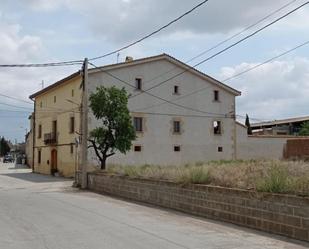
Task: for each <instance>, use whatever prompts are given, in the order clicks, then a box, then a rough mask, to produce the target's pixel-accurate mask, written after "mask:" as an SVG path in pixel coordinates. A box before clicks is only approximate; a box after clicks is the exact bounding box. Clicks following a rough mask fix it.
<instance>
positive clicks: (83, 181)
mask: <svg viewBox="0 0 309 249" xmlns="http://www.w3.org/2000/svg"><path fill="white" fill-rule="evenodd" d="M82 96H83V97H82V111H81V114H82V124H81V125H82V143H81V171H82V177H81V178H82V179H81V188H82V189H86V188H87V166H88V158H87V156H88V153H87V152H88V143H87V142H88V59H87V58H85V60H84V66H83V95H82Z"/></svg>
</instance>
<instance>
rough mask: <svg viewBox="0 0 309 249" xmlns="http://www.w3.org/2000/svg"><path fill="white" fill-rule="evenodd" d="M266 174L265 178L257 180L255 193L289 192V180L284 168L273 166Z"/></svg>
mask: <svg viewBox="0 0 309 249" xmlns="http://www.w3.org/2000/svg"><path fill="white" fill-rule="evenodd" d="M266 173H267V175H266V176H265V177H263V178H262V179H259V180H257V184H256V189H257V191H261V192H271V193H286V192H288V191H289V189H290V179H289V175H288V171H287V169H286V168H284V167H283V166H279V165H276V164H273V165H272V166H271V167H270V169H269V170H268V172H266Z"/></svg>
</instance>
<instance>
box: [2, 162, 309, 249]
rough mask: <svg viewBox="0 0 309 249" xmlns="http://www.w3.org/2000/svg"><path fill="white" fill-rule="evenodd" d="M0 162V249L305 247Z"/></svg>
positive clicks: (271, 248) (307, 246)
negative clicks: (77, 186)
mask: <svg viewBox="0 0 309 249" xmlns="http://www.w3.org/2000/svg"><path fill="white" fill-rule="evenodd" d="M71 185H72V181H68V180H64V179H61V178H55V177H49V176H42V175H37V174H32V173H30V171H29V170H28V169H22V168H15V167H14V165H12V164H6V165H3V164H1V163H0V249H44V248H46V249H71V248H72V249H73V248H74V249H86V248H87V249H88V248H89V249H97V248H100V249H102V248H103V249H148V248H149V249H159V248H160V249H178V248H192V249H197V248H200V249H206V248H207V249H215V248H216V249H219V248H220V249H232V248H233V249H236V248H243V249H282V248H286V249H301V248H309V244H305V243H301V242H299V243H298V242H296V241H292V240H287V239H284V238H282V237H279V236H273V235H268V234H265V233H259V232H256V231H253V230H249V229H243V228H240V227H237V226H233V225H228V224H224V223H219V222H214V221H210V220H205V219H200V218H196V217H191V216H188V215H185V214H181V213H178V212H173V211H169V210H164V209H158V208H155V207H150V206H145V205H139V204H136V203H131V202H126V201H123V200H119V199H115V198H111V197H107V196H102V195H98V194H94V193H89V192H82V191H78V190H75V189H72V188H71V187H70V186H71Z"/></svg>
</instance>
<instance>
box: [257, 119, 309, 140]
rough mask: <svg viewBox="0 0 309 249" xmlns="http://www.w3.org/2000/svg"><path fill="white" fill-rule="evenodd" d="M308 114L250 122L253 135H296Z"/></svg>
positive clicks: (306, 120)
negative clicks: (305, 115)
mask: <svg viewBox="0 0 309 249" xmlns="http://www.w3.org/2000/svg"><path fill="white" fill-rule="evenodd" d="M308 121H309V116H307V117H299V118H289V119H282V120H275V121H269V122H261V123H255V124H251V128H252V131H253V135H275V136H298V135H299V131H300V129H301V126H302V124H303V123H305V122H308Z"/></svg>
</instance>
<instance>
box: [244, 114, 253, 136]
mask: <svg viewBox="0 0 309 249" xmlns="http://www.w3.org/2000/svg"><path fill="white" fill-rule="evenodd" d="M245 124H246V126H247V133H248V135H252V128H251V124H250V119H249V116H248V114H246V123H245Z"/></svg>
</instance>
